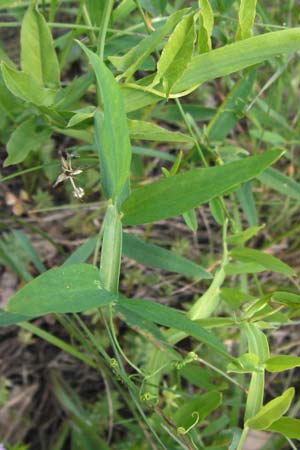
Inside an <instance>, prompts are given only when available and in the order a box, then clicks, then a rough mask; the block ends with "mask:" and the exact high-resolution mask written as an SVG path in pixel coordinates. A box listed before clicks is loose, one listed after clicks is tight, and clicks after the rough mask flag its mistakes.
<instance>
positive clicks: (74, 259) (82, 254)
mask: <svg viewBox="0 0 300 450" xmlns="http://www.w3.org/2000/svg"><path fill="white" fill-rule="evenodd" d="M97 239H98V237H97V236H93V237H91V238H89V239H87V241H86V242H84V244H82V245H80V247H78V248H77V249H76V250H75V252H73V253H72V254H71V255H70V256H69V257H68V258H67V259H66V260H65V262H64V264H63V265H67V264H78V263H84V262H85V261H86V260H87V259H88V257H89V256H90V255H91V254H92V253H93V251H94V249H95V247H96V243H97Z"/></svg>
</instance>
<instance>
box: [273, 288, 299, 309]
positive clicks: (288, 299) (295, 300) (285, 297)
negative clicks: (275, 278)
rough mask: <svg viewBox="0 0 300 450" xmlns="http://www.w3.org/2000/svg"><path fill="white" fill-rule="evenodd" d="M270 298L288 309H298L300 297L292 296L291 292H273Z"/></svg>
mask: <svg viewBox="0 0 300 450" xmlns="http://www.w3.org/2000/svg"><path fill="white" fill-rule="evenodd" d="M272 298H273V299H274V300H275V301H276V302H278V303H282V304H283V305H287V306H289V307H296V308H297V307H299V305H300V295H299V294H294V293H293V292H287V291H276V292H273V294H272Z"/></svg>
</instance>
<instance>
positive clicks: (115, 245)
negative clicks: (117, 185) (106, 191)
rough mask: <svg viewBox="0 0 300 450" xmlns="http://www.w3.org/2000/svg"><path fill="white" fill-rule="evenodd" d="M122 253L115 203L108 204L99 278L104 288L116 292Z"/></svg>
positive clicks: (120, 225)
mask: <svg viewBox="0 0 300 450" xmlns="http://www.w3.org/2000/svg"><path fill="white" fill-rule="evenodd" d="M121 254H122V222H121V219H120V214H119V211H118V210H117V207H116V205H113V204H110V205H109V206H108V208H107V210H106V213H105V218H104V224H103V242H102V249H101V260H100V280H101V283H102V286H103V288H104V289H106V290H107V291H109V292H112V293H114V294H117V293H118V288H119V275H120V266H121Z"/></svg>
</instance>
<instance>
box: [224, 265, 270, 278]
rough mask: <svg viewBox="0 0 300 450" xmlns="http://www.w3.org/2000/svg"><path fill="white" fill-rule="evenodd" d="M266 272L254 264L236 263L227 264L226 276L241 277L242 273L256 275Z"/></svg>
mask: <svg viewBox="0 0 300 450" xmlns="http://www.w3.org/2000/svg"><path fill="white" fill-rule="evenodd" d="M264 270H266V269H265V268H264V266H262V265H261V264H258V263H255V262H237V263H230V264H227V265H226V267H225V272H226V275H241V274H243V273H258V272H263V271H264Z"/></svg>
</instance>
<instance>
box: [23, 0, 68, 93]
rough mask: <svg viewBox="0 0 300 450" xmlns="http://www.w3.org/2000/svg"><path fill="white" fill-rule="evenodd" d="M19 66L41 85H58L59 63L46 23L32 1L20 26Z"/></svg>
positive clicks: (55, 86)
mask: <svg viewBox="0 0 300 450" xmlns="http://www.w3.org/2000/svg"><path fill="white" fill-rule="evenodd" d="M21 66H22V69H23V71H24V72H25V73H27V74H29V75H30V76H31V77H32V78H34V80H35V81H36V82H37V83H38V84H39V85H41V86H45V87H50V88H57V87H59V78H60V71H59V64H58V59H57V56H56V53H55V50H54V44H53V40H52V36H51V33H50V30H49V27H48V24H47V22H46V20H45V18H44V16H43V15H42V14H40V12H39V11H38V9H37V7H36V3H35V2H33V3H31V5H30V6H29V8H28V9H27V12H26V14H25V16H24V19H23V22H22V27H21Z"/></svg>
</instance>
